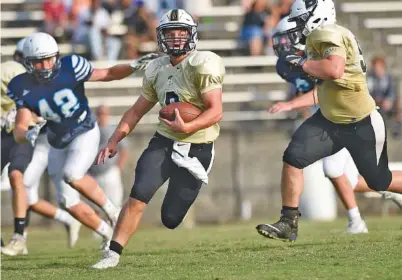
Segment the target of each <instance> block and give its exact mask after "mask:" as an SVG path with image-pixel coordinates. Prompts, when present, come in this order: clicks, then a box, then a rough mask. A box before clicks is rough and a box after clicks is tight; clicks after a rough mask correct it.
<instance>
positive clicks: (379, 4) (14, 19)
mask: <svg viewBox="0 0 402 280" xmlns="http://www.w3.org/2000/svg"><path fill="white" fill-rule="evenodd" d="M41 3H42V0H3V1H2V3H1V5H2V11H1V24H2V32H1V34H0V36H1V40H2V47H1V55H2V59H3V60H5V59H9V58H11V55H12V53H13V51H14V48H15V43H16V42H17V40H19V39H20V38H22V37H24V36H27V35H29V34H31V33H32V32H34V31H36V30H37V28H38V27H40V26H41V24H42V21H43V13H42V11H41ZM336 4H337V11H338V12H337V16H338V20H339V22H340V23H341V24H343V25H346V26H347V27H348V28H350V29H351V30H352V31H353V32H354V33H355V34H356V37H357V38H359V42H360V43H361V45H362V46H363V49H364V55H365V57H366V59H369V58H370V57H371V56H372V55H374V54H377V53H385V54H387V55H388V57H389V60H390V62H391V63H390V64H391V67H392V69H394V71H395V72H396V73H398V71H400V69H402V66H401V62H399V61H400V60H397V59H394V56H397V55H401V56H402V50H401V49H402V1H397V0H393V1H380V0H376V1H374V0H366V1H362V0H353V1H347V0H338V1H336ZM28 11H29V12H28ZM242 14H243V11H242V9H241V7H240V6H216V7H213V8H212V9H210V10H208V11H205V12H204V14H201V15H200V16H201V18H200V26H199V31H200V38H201V39H200V41H199V43H198V45H197V48H198V49H199V50H211V51H214V52H216V53H217V54H219V55H221V56H222V57H223V59H224V62H225V65H226V70H227V74H226V77H225V86H224V92H225V94H224V106H225V111H226V113H225V116H224V119H225V120H238V119H239V118H243V119H245V120H247V119H250V118H257V119H269V118H285V117H286V115H269V114H267V113H266V112H263V111H252V110H251V111H246V112H241V110H240V107H241V106H240V105H241V104H244V103H256V102H254V101H257V103H259V106H260V108H262V107H263V106H266V105H267V104H266V103H268V102H271V101H273V100H281V99H284V98H286V88H287V86H286V84H285V83H284V82H283V80H282V79H281V78H280V77H279V76H278V75H277V74H276V73H275V69H274V65H275V62H276V58H275V57H270V56H264V57H247V56H239V55H242V53H241V51H239V49H241V45H240V44H239V42H238V40H237V38H238V32H239V29H240V24H241V20H242ZM118 17H119V16H116V18H115V20H114V21H113V22H114V24H113V26H111V29H110V31H111V32H112V33H114V34H116V35H121V34H123V33H124V31H125V30H124V27H122V25H121V24H120V22H121V21H119V18H118ZM379 34H380V35H379ZM155 49H156V45H155V43H146V44H143V45H142V46H141V51H142V52H144V53H146V52H151V51H155ZM72 51H73V49H72V46H71V45H70V44H60V52H61V53H62V54H67V53H71V52H72ZM74 51H75V52H77V53H84V52H85V47H84V46H78V47H77V48H75V49H74ZM119 62H120V61H119ZM121 62H124V61H121ZM116 63H117V62H116ZM112 64H114V63H112ZM107 65H111V63H108V62H94V66H95V67H105V66H107ZM399 73H400V72H399ZM140 87H141V77H140V76H133V77H130V78H127V79H124V80H121V81H114V82H108V83H101V82H96V83H86V88H87V93H88V96H89V101H90V104H91V106H97V105H99V104H101V103H102V102H104V103H107V104H109V106H111V107H112V113H113V114H115V118H117V117H118V116H119V115H121V113H122V112H123V111H124V109H126V108H127V107H128V106H129V104H131V103H132V102H133V101H134V100H135V96H138V95H139V94H140ZM155 112H156V111H155ZM155 112H153V113H155ZM152 119H153V120H154V121H156V118H155V116H153V115H152V114H151V116H150V119H148V122H150V120H152ZM144 121H145V122H147V120H144Z"/></svg>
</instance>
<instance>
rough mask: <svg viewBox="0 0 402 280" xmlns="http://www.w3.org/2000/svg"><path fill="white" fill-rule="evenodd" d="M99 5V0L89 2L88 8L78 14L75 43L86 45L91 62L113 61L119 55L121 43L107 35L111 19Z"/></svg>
mask: <svg viewBox="0 0 402 280" xmlns="http://www.w3.org/2000/svg"><path fill="white" fill-rule="evenodd" d="M101 4H102V3H101V0H91V4H90V6H89V7H84V8H82V9H81V10H80V11H79V12H78V27H79V28H78V29H77V33H76V35H78V36H77V37H76V43H81V44H85V45H87V46H88V47H89V48H90V54H91V59H93V60H101V59H108V60H109V61H115V60H117V59H118V56H119V53H120V48H121V41H120V39H119V38H116V37H114V36H111V35H110V34H109V32H108V28H109V27H110V25H111V18H110V15H109V13H108V12H107V10H106V9H105V8H103V7H102V6H101Z"/></svg>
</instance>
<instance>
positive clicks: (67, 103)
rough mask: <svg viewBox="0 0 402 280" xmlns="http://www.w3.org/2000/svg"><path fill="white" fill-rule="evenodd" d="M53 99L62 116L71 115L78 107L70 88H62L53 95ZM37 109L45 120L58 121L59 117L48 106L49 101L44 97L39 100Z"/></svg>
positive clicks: (67, 116)
mask: <svg viewBox="0 0 402 280" xmlns="http://www.w3.org/2000/svg"><path fill="white" fill-rule="evenodd" d="M53 101H54V103H56V105H57V106H58V107H59V109H60V112H61V114H62V115H63V117H64V118H69V117H71V116H72V115H73V114H74V112H75V111H76V110H78V108H79V107H80V104H79V103H78V99H77V97H75V95H74V93H73V91H72V90H71V89H62V90H59V91H57V92H56V93H55V94H54V95H53ZM39 111H40V114H41V116H42V117H43V118H45V119H46V120H50V121H54V122H60V121H61V117H60V115H59V114H57V113H56V112H54V111H53V110H52V108H50V106H49V103H48V102H47V101H46V99H45V98H42V99H41V100H40V101H39Z"/></svg>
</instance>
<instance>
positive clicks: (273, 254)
mask: <svg viewBox="0 0 402 280" xmlns="http://www.w3.org/2000/svg"><path fill="white" fill-rule="evenodd" d="M345 223H346V221H345V220H341V221H337V222H331V223H312V222H302V223H301V228H300V231H299V240H298V241H297V242H296V243H293V244H291V243H284V242H280V241H273V240H268V239H265V238H263V237H262V236H259V235H258V234H257V232H256V231H255V229H254V226H255V223H247V224H232V225H223V226H202V227H197V228H194V229H191V230H188V229H183V228H179V229H176V230H174V231H170V230H167V229H164V228H144V229H140V230H139V231H138V233H137V235H136V236H135V237H134V238H133V239H132V240H131V242H130V245H129V246H128V247H127V248H125V250H124V252H123V256H122V258H121V262H120V264H119V266H118V267H117V268H114V269H109V270H106V271H91V270H88V267H89V266H90V265H92V264H94V263H95V262H96V261H98V260H99V259H100V257H101V256H102V254H101V253H100V252H99V251H98V250H97V249H98V246H99V242H98V241H94V240H93V239H92V236H91V234H90V233H89V231H87V230H83V231H82V234H81V239H80V240H79V241H78V244H77V246H76V248H74V249H67V248H66V246H65V243H66V241H65V233H64V232H63V231H62V229H61V228H52V229H49V230H46V231H44V230H43V229H42V230H31V232H30V235H29V244H28V249H29V256H22V257H21V256H20V257H14V258H11V257H4V256H2V279H48V280H50V279H57V280H58V279H97V280H100V279H119V280H120V279H402V219H401V218H400V217H395V218H393V219H380V218H371V219H367V224H368V226H369V230H370V233H369V234H367V235H360V236H350V235H345V234H343V233H342V231H343V229H344V226H345ZM2 235H3V237H6V236H7V237H8V236H9V232H6V233H4V232H3V233H2Z"/></svg>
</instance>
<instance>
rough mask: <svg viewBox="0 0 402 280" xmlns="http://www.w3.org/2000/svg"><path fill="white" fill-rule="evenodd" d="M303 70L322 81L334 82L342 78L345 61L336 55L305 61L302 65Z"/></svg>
mask: <svg viewBox="0 0 402 280" xmlns="http://www.w3.org/2000/svg"><path fill="white" fill-rule="evenodd" d="M303 70H304V71H305V72H306V73H308V74H310V75H311V76H313V77H316V78H319V79H322V80H336V79H339V78H341V77H342V76H343V73H344V71H345V59H344V58H343V57H341V56H338V55H330V56H328V57H327V58H324V59H320V60H307V61H306V62H305V63H304V64H303Z"/></svg>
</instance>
